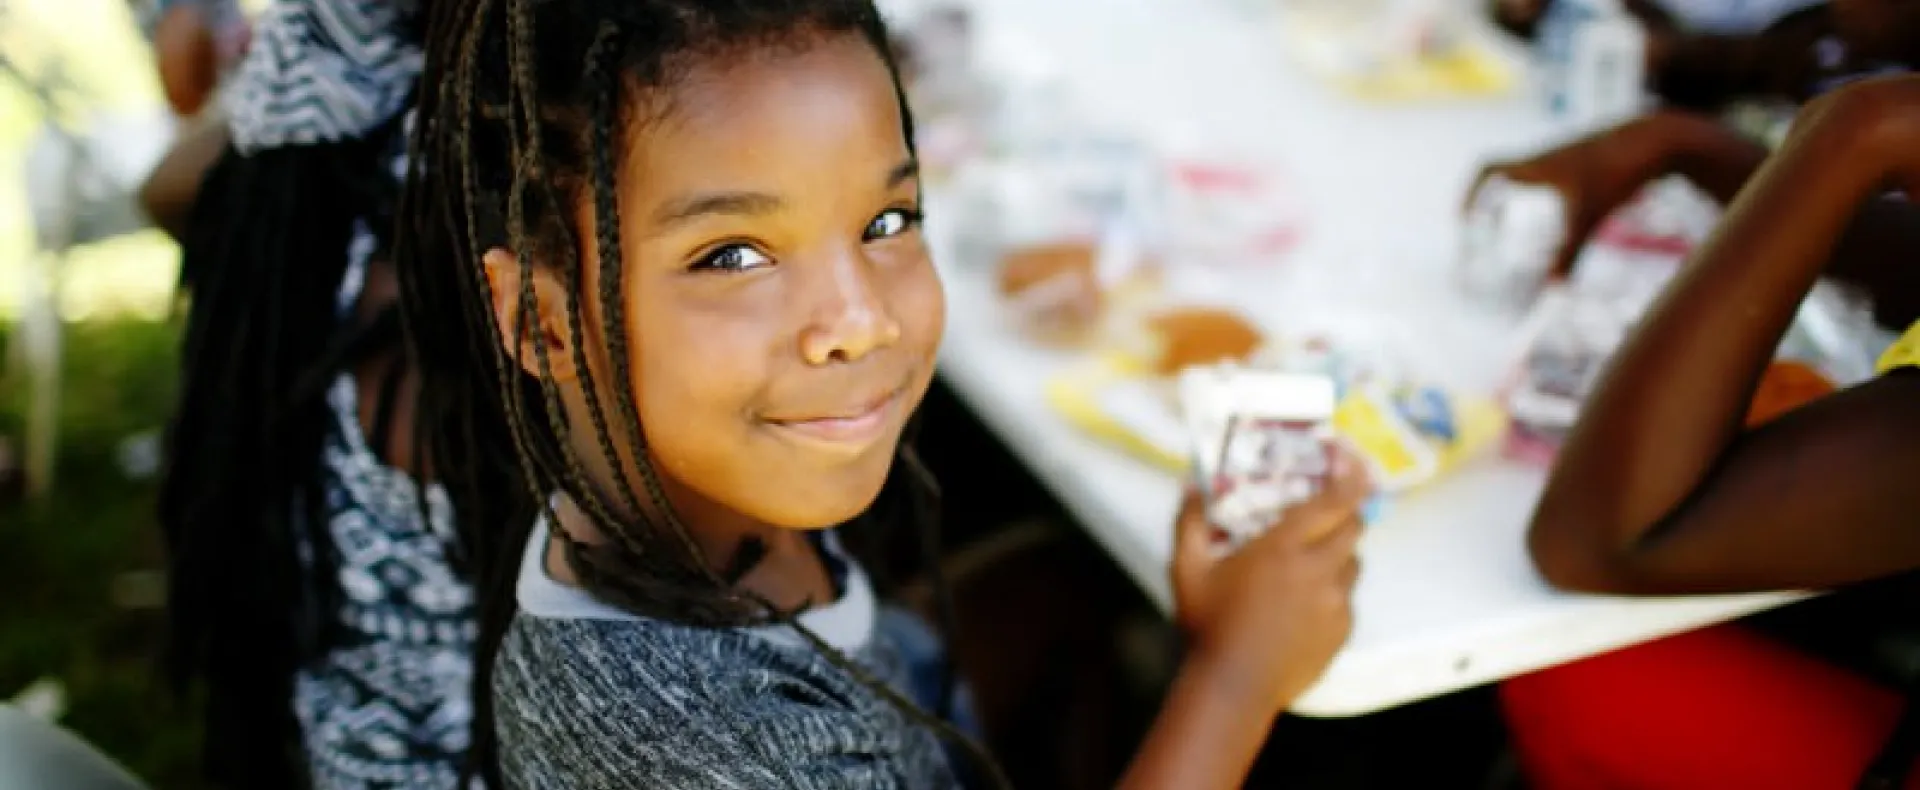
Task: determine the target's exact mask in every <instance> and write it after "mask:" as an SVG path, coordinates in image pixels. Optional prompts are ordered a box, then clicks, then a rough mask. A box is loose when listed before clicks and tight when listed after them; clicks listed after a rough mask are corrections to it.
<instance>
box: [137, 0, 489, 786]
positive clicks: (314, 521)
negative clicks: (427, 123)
mask: <svg viewBox="0 0 1920 790" xmlns="http://www.w3.org/2000/svg"><path fill="white" fill-rule="evenodd" d="M411 8H412V4H410V3H398V2H394V1H393V0H278V1H277V2H275V3H274V4H273V5H271V6H270V7H269V8H268V9H267V10H266V12H265V13H264V14H263V16H262V18H261V22H260V31H259V36H260V42H261V46H260V47H258V48H256V49H255V50H254V55H253V57H250V58H249V60H248V61H247V62H246V64H245V65H244V67H243V68H242V69H241V70H240V72H239V75H238V77H237V78H236V82H235V83H234V84H233V85H232V86H231V87H232V88H233V90H232V91H231V92H230V93H229V94H228V101H229V107H228V111H229V112H228V116H227V118H226V121H227V123H225V124H222V129H223V131H222V134H220V135H218V136H217V138H216V139H214V140H213V143H214V145H215V147H216V148H215V150H216V152H217V158H218V162H217V164H215V165H214V166H213V170H212V172H211V173H210V174H208V175H207V176H206V178H205V185H204V187H200V186H198V180H199V179H198V178H193V177H192V175H193V174H192V172H191V171H192V167H191V165H190V164H188V165H183V166H181V167H179V170H180V171H181V172H182V173H183V180H191V181H193V182H194V183H195V185H196V189H195V191H196V192H197V196H195V197H194V198H193V205H192V206H191V207H190V208H191V211H190V216H191V221H189V222H186V223H185V224H184V226H183V228H182V233H183V239H182V242H183V244H182V247H183V257H182V281H183V283H184V286H185V289H186V291H187V293H188V295H189V296H190V298H191V301H190V303H189V305H190V306H189V309H188V312H187V321H186V337H185V342H184V348H183V354H182V356H183V363H184V364H183V368H182V376H181V396H180V402H179V404H178V406H177V409H176V412H175V415H174V418H173V422H172V424H171V425H170V426H169V441H168V443H167V453H168V457H167V464H166V474H165V477H164V479H163V482H162V488H161V498H160V519H161V523H162V526H163V527H164V528H165V530H166V537H167V548H168V570H169V580H170V584H171V587H170V590H169V596H168V599H169V610H170V617H171V621H172V622H171V625H172V633H171V635H170V636H171V642H172V644H171V645H170V648H171V654H170V656H169V658H170V667H169V668H170V670H171V673H172V675H173V678H174V680H175V681H176V682H177V683H180V684H182V685H187V684H192V685H194V686H196V687H197V688H198V689H200V690H204V692H205V699H206V728H205V732H206V741H205V744H206V745H205V749H206V755H205V760H206V768H207V771H208V773H209V775H210V778H211V779H213V781H214V782H215V783H216V784H217V786H225V787H233V788H244V789H246V790H252V789H253V788H283V787H310V788H315V790H389V789H398V788H406V789H407V790H415V789H416V788H417V789H419V790H431V789H434V788H439V789H441V790H451V789H452V788H455V787H457V786H460V784H461V783H460V772H461V768H462V763H463V760H464V758H465V756H466V747H467V741H468V722H469V719H470V718H471V710H470V707H469V705H470V699H471V690H470V683H469V678H470V676H471V673H472V655H473V654H472V644H473V640H474V633H475V629H476V626H475V622H474V613H473V600H472V593H471V591H470V589H469V587H468V585H467V582H466V574H467V568H466V567H464V566H463V565H461V564H459V560H460V559H461V557H462V554H461V549H460V547H461V541H460V539H459V538H458V537H457V536H456V535H455V533H454V525H453V523H452V522H451V520H450V511H449V509H448V507H447V503H446V500H445V496H444V493H443V492H440V491H438V490H437V489H434V488H431V487H423V486H420V485H417V484H416V482H415V477H414V473H415V472H416V471H417V470H419V469H420V468H421V467H420V465H419V464H418V463H416V461H415V453H414V449H415V447H414V444H413V442H412V437H413V436H414V430H413V425H412V419H413V414H414V411H415V403H414V402H415V398H416V392H417V389H418V377H417V375H416V374H415V373H414V371H413V366H412V365H410V364H409V363H408V361H407V359H406V356H405V353H404V351H403V347H402V344H401V338H400V335H401V332H400V321H399V315H398V308H397V307H396V306H395V301H396V300H397V298H398V296H397V294H398V284H397V282H396V280H395V277H394V273H393V269H392V267H391V265H390V263H389V262H390V259H391V255H390V250H391V248H392V223H393V216H394V207H395V205H396V203H397V201H398V197H399V190H400V178H401V176H402V174H403V173H404V172H405V164H404V153H405V142H406V139H405V134H404V131H403V128H402V127H403V122H402V115H403V113H404V112H405V111H406V109H407V107H408V100H409V97H410V95H411V94H412V92H413V89H414V83H415V81H416V79H417V76H418V73H419V67H420V57H421V55H420V48H419V43H418V40H419V32H418V30H417V26H418V24H419V23H420V20H418V19H416V17H415V14H414V12H413V11H412V10H411ZM228 137H230V138H231V141H232V142H231V145H227V144H226V143H225V140H226V139H227V138H228ZM190 144H192V145H203V144H205V143H204V142H203V141H193V142H190ZM188 158H189V159H191V158H193V157H192V156H191V155H190V156H189V157H188ZM181 213H182V214H187V212H185V211H183V212H181Z"/></svg>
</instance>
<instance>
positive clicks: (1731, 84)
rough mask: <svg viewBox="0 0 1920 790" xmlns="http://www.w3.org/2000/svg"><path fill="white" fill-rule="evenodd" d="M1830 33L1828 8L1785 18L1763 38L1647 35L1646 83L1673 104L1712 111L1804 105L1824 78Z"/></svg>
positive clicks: (1670, 33) (1667, 32)
mask: <svg viewBox="0 0 1920 790" xmlns="http://www.w3.org/2000/svg"><path fill="white" fill-rule="evenodd" d="M1831 31H1832V25H1831V23H1830V22H1829V21H1828V17H1827V10H1826V8H1825V6H1816V7H1814V8H1810V9H1807V10H1804V11H1800V12H1797V13H1794V14H1791V15H1789V16H1787V17H1786V18H1785V19H1782V20H1780V21H1779V22H1776V23H1774V24H1773V25H1772V26H1771V27H1769V28H1767V29H1766V30H1765V31H1762V32H1760V33H1755V34H1751V35H1744V36H1703V35H1689V34H1685V33H1680V32H1678V31H1674V30H1672V29H1670V28H1668V29H1662V28H1660V27H1657V26H1655V27H1651V28H1650V29H1649V31H1648V42H1647V45H1648V50H1649V51H1648V71H1647V83H1648V87H1650V88H1652V89H1653V91H1654V93H1656V94H1659V96H1660V98H1662V99H1664V100H1665V101H1667V102H1668V103H1670V104H1673V105H1676V106H1679V107H1687V108H1692V109H1698V110H1711V109H1715V108H1718V107H1720V106H1721V105H1724V104H1726V103H1728V102H1731V101H1735V100H1738V99H1762V98H1772V99H1785V100H1789V101H1800V100H1802V99H1804V98H1805V97H1806V95H1807V92H1808V90H1809V88H1810V86H1811V85H1812V84H1813V81H1814V78H1815V76H1816V75H1817V74H1819V72H1820V61H1819V54H1818V53H1819V49H1818V47H1819V43H1820V40H1821V39H1822V38H1824V37H1825V36H1827V35H1828V34H1829V33H1830V32H1831Z"/></svg>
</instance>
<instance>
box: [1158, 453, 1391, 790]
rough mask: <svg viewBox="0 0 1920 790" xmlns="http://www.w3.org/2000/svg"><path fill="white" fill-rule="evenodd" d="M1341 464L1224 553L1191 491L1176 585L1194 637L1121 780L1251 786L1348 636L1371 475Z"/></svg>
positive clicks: (1181, 613)
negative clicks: (1298, 701) (1310, 494)
mask: <svg viewBox="0 0 1920 790" xmlns="http://www.w3.org/2000/svg"><path fill="white" fill-rule="evenodd" d="M1335 469H1336V472H1335V481H1334V483H1333V484H1332V485H1331V486H1330V489H1329V491H1328V492H1327V493H1325V494H1323V495H1321V496H1320V497H1318V498H1316V499H1314V500H1312V501H1310V502H1307V503H1305V504H1302V505H1300V506H1298V507H1295V508H1293V509H1292V510H1290V511H1288V513H1287V514H1286V515H1285V516H1284V517H1283V518H1282V519H1281V521H1280V523H1279V524H1276V525H1274V526H1273V528H1272V529H1270V530H1268V531H1267V532H1266V533H1265V534H1263V535H1261V536H1260V537H1259V538H1256V539H1254V540H1253V541H1251V542H1249V543H1248V544H1247V545H1245V546H1242V547H1241V548H1240V549H1239V550H1237V551H1235V552H1234V553H1233V554H1231V555H1228V556H1225V557H1221V556H1219V555H1218V554H1216V553H1215V552H1216V546H1215V544H1214V543H1213V537H1212V532H1213V530H1212V527H1211V526H1209V525H1208V524H1207V522H1206V519H1205V516H1204V515H1203V514H1202V512H1201V508H1200V506H1199V500H1198V497H1196V496H1190V497H1189V498H1188V501H1187V503H1186V507H1185V508H1184V509H1183V510H1182V512H1181V516H1180V522H1179V525H1178V527H1177V528H1178V531H1179V534H1178V535H1176V536H1175V540H1174V562H1173V587H1174V598H1175V600H1176V609H1177V610H1178V612H1177V613H1178V619H1179V620H1180V623H1181V625H1182V626H1184V627H1185V628H1186V631H1187V633H1188V635H1189V637H1190V638H1191V642H1190V645H1189V650H1188V654H1187V659H1186V661H1185V663H1183V664H1182V665H1181V669H1180V674H1179V676H1178V678H1177V679H1176V680H1175V681H1174V684H1173V688H1172V689H1171V690H1170V691H1169V692H1168V694H1167V699H1166V701H1165V702H1164V703H1163V704H1162V706H1161V709H1160V716H1159V718H1158V719H1156V720H1155V722H1154V725H1153V729H1152V731H1150V732H1149V733H1148V734H1147V739H1146V741H1145V742H1144V743H1143V744H1142V745H1141V748H1140V753H1139V754H1138V755H1136V756H1135V757H1134V760H1133V764H1132V765H1131V766H1129V767H1128V769H1127V774H1126V776H1125V778H1124V779H1123V780H1122V781H1121V784H1120V786H1121V787H1122V788H1126V790H1155V789H1157V788H1169V789H1170V790H1171V789H1172V788H1179V790H1208V789H1209V788H1234V787H1240V786H1242V785H1244V784H1245V783H1246V780H1247V772H1248V771H1249V770H1250V769H1251V768H1252V766H1253V762H1254V758H1255V757H1257V756H1258V755H1259V753H1260V748H1261V746H1262V745H1263V744H1265V743H1266V740H1267V732H1268V730H1269V729H1270V728H1271V727H1272V726H1273V720H1274V718H1275V717H1277V716H1279V715H1280V713H1281V712H1282V711H1284V710H1286V709H1287V707H1289V706H1290V705H1291V704H1292V703H1293V700H1294V699H1295V698H1297V697H1298V696H1299V695H1300V694H1301V693H1303V692H1305V691H1306V689H1307V688H1308V687H1309V686H1310V685H1312V683H1313V681H1314V680H1315V679H1316V678H1318V677H1319V676H1320V673H1321V672H1322V671H1323V670H1325V668H1326V666H1327V663H1328V662H1329V661H1331V660H1332V659H1333V656H1334V654H1335V653H1336V652H1338V651H1339V649H1340V646H1341V645H1342V644H1343V643H1345V642H1346V638H1347V633H1348V631H1349V630H1350V629H1351V627H1352V613H1351V610H1350V609H1349V598H1350V596H1351V594H1352V589H1353V582H1354V579H1355V577H1356V576H1357V574H1358V573H1359V564H1358V561H1357V560H1356V559H1355V557H1354V544H1355V543H1356V542H1357V541H1358V540H1359V537H1360V521H1359V507H1360V504H1361V502H1362V501H1363V500H1364V499H1365V497H1366V493H1367V482H1366V479H1365V473H1364V472H1361V471H1360V469H1359V463H1358V462H1357V461H1354V460H1353V459H1352V458H1350V457H1347V456H1341V458H1340V459H1339V460H1338V461H1337V463H1336V467H1335Z"/></svg>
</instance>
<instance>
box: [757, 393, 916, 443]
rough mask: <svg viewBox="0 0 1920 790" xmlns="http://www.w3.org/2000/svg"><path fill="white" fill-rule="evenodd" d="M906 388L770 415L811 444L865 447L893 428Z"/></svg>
mask: <svg viewBox="0 0 1920 790" xmlns="http://www.w3.org/2000/svg"><path fill="white" fill-rule="evenodd" d="M905 391H906V388H905V387H897V388H895V389H892V390H889V391H887V392H886V393H884V394H882V395H880V396H878V397H874V398H869V399H866V400H864V401H859V402H857V403H856V404H853V405H849V406H847V407H844V408H838V409H832V410H828V411H824V412H822V413H820V414H818V415H808V416H805V417H796V418H785V417H783V418H767V419H766V420H765V422H766V423H767V424H768V425H770V426H773V427H774V428H777V429H779V430H780V432H781V433H782V434H784V435H787V436H790V437H793V438H796V439H800V440H803V441H805V442H807V443H808V444H815V445H828V446H830V447H832V448H834V449H835V450H838V451H842V452H844V451H847V450H855V451H858V450H865V449H866V448H867V447H868V446H870V445H872V444H873V443H874V442H876V441H878V440H879V439H881V438H882V437H883V436H885V435H886V433H887V431H888V430H889V429H890V428H892V426H893V423H894V420H893V417H894V412H896V411H897V410H898V409H899V407H900V401H901V397H900V396H901V395H902V393H904V392H905Z"/></svg>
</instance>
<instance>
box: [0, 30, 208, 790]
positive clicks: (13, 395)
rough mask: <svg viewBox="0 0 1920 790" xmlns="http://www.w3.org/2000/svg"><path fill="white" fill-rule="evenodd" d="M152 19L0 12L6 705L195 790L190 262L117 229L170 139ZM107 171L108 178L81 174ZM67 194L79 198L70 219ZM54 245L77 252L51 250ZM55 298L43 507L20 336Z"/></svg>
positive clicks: (0, 525)
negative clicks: (178, 487) (184, 641)
mask: <svg viewBox="0 0 1920 790" xmlns="http://www.w3.org/2000/svg"><path fill="white" fill-rule="evenodd" d="M148 12H149V9H146V8H144V7H141V6H138V5H132V4H129V3H128V2H126V0H6V2H4V3H0V59H4V63H5V71H4V72H3V73H0V346H4V347H5V348H7V349H9V352H8V357H9V359H8V364H7V365H6V366H5V368H4V371H5V372H4V373H0V445H3V446H0V613H3V614H0V698H5V697H13V698H14V699H15V700H16V701H17V702H20V703H21V704H22V705H23V706H27V707H34V708H42V709H48V708H50V709H52V710H50V711H49V712H52V713H56V714H57V715H58V718H59V719H60V720H61V721H63V722H65V723H66V724H67V725H69V726H70V727H72V728H73V729H75V730H77V731H79V732H81V733H83V734H85V736H86V737H88V738H89V739H92V740H93V741H94V742H96V743H97V744H99V745H100V746H101V748H103V749H104V750H106V751H107V752H109V753H111V754H113V755H116V756H118V757H120V758H121V759H122V760H124V761H125V762H126V763H127V765H128V766H129V767H130V768H132V769H133V770H134V771H135V772H136V773H138V774H139V775H141V776H143V777H147V778H148V779H149V780H150V781H151V782H153V783H154V785H155V786H157V787H196V786H199V785H198V783H197V774H198V771H197V749H198V734H197V731H196V728H195V727H194V726H193V723H194V722H195V721H196V720H197V719H196V717H195V716H192V715H190V714H189V712H188V711H186V710H183V709H181V706H180V705H179V704H178V703H177V702H176V701H175V700H174V699H173V698H172V697H171V696H170V695H168V694H166V693H164V692H162V691H161V690H160V689H159V688H158V685H157V684H156V682H155V677H156V674H155V663H154V662H155V660H156V658H155V656H156V651H155V648H156V646H157V645H158V643H159V639H160V635H161V633H162V611H161V609H160V605H161V600H160V597H159V593H158V585H159V583H160V582H159V579H160V577H159V575H158V569H159V568H160V567H161V564H162V562H161V555H160V550H159V534H158V531H157V530H156V529H155V527H154V521H153V516H152V512H153V490H154V487H153V486H154V473H155V469H154V461H155V455H154V453H155V451H156V450H157V445H156V444H155V442H156V440H157V437H158V433H157V431H158V429H159V428H160V427H161V426H162V425H163V423H164V421H165V419H166V416H167V411H168V409H169V407H170V404H171V401H172V392H173V377H174V375H175V372H176V370H175V365H174V359H175V353H176V348H177V346H178V342H177V340H178V338H177V336H176V325H175V322H173V321H172V320H170V319H171V315H172V313H173V310H172V307H173V297H174V285H175V280H176V276H177V265H178V250H177V248H176V247H175V246H174V245H173V243H172V242H171V241H170V240H169V239H168V238H167V237H166V236H165V234H163V233H161V232H160V231H158V230H153V229H149V228H144V227H141V226H140V225H139V224H134V223H129V222H125V221H124V220H123V218H122V217H119V216H114V215H116V214H119V213H121V212H122V211H124V209H125V208H127V207H130V199H131V190H132V189H134V188H137V187H138V185H139V183H140V179H141V178H143V177H144V172H143V170H142V165H143V164H144V165H145V166H148V167H150V166H151V164H152V161H157V157H158V156H159V154H160V153H161V152H162V151H163V150H164V146H165V145H166V144H167V142H168V139H169V138H170V137H171V124H172V120H171V115H170V113H169V112H168V111H167V108H166V105H165V103H164V102H163V100H162V97H161V92H160V87H159V84H158V81H157V78H156V72H155V69H154V67H153V63H154V57H153V52H152V49H151V47H150V46H149V44H148V42H147V39H146V37H145V36H144V35H143V31H142V16H143V15H144V14H146V13H148ZM75 138H77V139H78V140H79V141H80V144H79V145H78V146H73V145H71V144H70V142H71V141H72V140H74V139H75ZM76 148H77V150H78V151H80V152H81V153H82V155H81V156H80V157H75V156H74V155H73V151H74V150H75V149H76ZM96 156H97V157H99V158H101V159H107V160H108V161H105V162H90V161H84V160H85V159H86V158H90V157H96ZM149 157H150V158H151V159H150V160H149V161H145V162H142V161H140V160H142V159H143V158H149ZM76 159H81V160H83V161H78V162H76V161H75V160H76ZM128 160H131V161H128ZM68 168H74V169H72V170H69V169H68ZM95 170H98V171H105V172H104V173H99V172H87V171H95ZM64 176H72V178H71V179H68V178H65V177H64ZM30 182H31V183H32V184H33V185H34V188H33V189H31V190H30V188H29V184H30ZM63 182H64V185H67V186H71V187H72V188H73V189H74V191H78V192H81V193H83V194H84V198H83V199H79V200H75V201H74V202H72V203H68V202H66V200H65V198H67V197H68V195H69V194H70V193H69V192H67V191H66V190H65V189H63V188H61V186H62V184H63ZM116 197H117V198H118V199H119V200H120V201H121V205H118V206H114V205H111V204H112V203H114V202H115V200H114V199H115V198H116ZM87 202H93V203H99V204H107V205H96V206H82V205H80V204H82V203H87ZM66 214H72V215H81V216H74V217H72V219H73V220H74V222H73V223H72V224H73V225H75V226H90V227H73V228H67V229H62V228H59V227H57V225H58V223H48V224H46V227H43V228H36V227H35V225H36V222H35V220H36V215H41V216H47V215H55V216H58V215H66ZM41 231H47V232H45V233H43V232H41ZM59 235H67V236H69V237H70V240H71V244H70V245H69V244H63V243H62V239H60V238H48V236H59ZM56 271H57V272H58V281H59V286H58V288H57V289H50V288H48V287H47V279H46V276H45V275H46V274H48V273H51V272H56ZM48 298H51V299H57V308H58V309H57V315H58V316H59V318H60V320H61V322H62V324H63V329H64V331H63V332H61V333H60V335H59V337H58V338H57V345H58V346H59V348H58V352H59V353H58V354H57V359H58V365H59V373H60V375H59V382H58V384H59V388H58V391H59V393H60V395H59V409H58V413H57V420H58V437H59V440H58V441H59V452H58V454H57V456H56V458H57V461H56V463H57V473H56V475H55V477H54V480H55V481H56V482H55V483H54V485H55V486H57V490H58V495H57V496H45V497H37V498H29V497H28V496H27V495H26V494H27V492H26V488H27V480H26V477H25V471H24V466H25V465H26V463H27V459H26V458H25V437H26V435H27V433H28V423H29V414H28V411H29V405H28V404H29V402H30V397H29V396H30V393H31V392H32V389H33V388H32V387H31V386H29V381H28V379H29V377H30V374H29V373H28V371H29V369H30V366H29V365H28V364H27V362H28V360H26V359H23V358H24V357H27V356H29V355H30V354H31V353H32V351H33V350H31V349H29V348H27V346H28V345H29V344H28V343H26V342H23V338H22V335H23V334H26V333H31V332H32V331H34V330H33V329H29V328H27V324H26V323H23V319H24V318H26V317H28V315H29V314H30V313H32V312H33V311H34V310H35V308H37V307H39V306H40V305H39V304H38V303H39V302H40V300H42V299H48ZM34 345H41V346H44V345H46V344H44V343H39V344H34Z"/></svg>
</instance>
